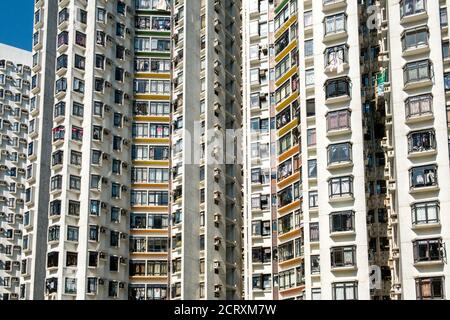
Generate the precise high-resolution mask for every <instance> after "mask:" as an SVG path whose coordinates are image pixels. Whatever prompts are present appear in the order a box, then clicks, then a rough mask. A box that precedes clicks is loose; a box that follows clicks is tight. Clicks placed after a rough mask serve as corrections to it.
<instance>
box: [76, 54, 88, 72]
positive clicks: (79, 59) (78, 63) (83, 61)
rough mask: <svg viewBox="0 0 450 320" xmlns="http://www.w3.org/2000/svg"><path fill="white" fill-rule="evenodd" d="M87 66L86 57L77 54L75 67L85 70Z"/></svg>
mask: <svg viewBox="0 0 450 320" xmlns="http://www.w3.org/2000/svg"><path fill="white" fill-rule="evenodd" d="M85 66H86V59H85V58H84V57H82V56H80V55H78V54H75V68H77V69H80V70H84V69H85Z"/></svg>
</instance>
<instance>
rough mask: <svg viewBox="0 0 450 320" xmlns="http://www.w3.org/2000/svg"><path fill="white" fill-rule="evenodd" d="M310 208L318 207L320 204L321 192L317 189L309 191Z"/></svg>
mask: <svg viewBox="0 0 450 320" xmlns="http://www.w3.org/2000/svg"><path fill="white" fill-rule="evenodd" d="M308 199H309V208H317V207H318V206H319V194H318V192H317V191H310V192H309V196H308Z"/></svg>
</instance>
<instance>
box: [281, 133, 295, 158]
mask: <svg viewBox="0 0 450 320" xmlns="http://www.w3.org/2000/svg"><path fill="white" fill-rule="evenodd" d="M291 147H292V143H291V133H290V132H289V133H288V134H286V135H284V136H283V137H281V138H280V139H279V140H278V155H280V154H282V153H283V152H285V151H287V150H289V149H290V148H291Z"/></svg>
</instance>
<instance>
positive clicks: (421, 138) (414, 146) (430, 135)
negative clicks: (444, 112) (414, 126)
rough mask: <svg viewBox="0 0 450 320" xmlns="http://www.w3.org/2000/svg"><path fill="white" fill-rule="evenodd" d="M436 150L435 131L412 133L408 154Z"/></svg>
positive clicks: (409, 136)
mask: <svg viewBox="0 0 450 320" xmlns="http://www.w3.org/2000/svg"><path fill="white" fill-rule="evenodd" d="M434 149H436V140H435V133H434V130H424V131H416V132H411V133H410V134H409V135H408V153H412V152H423V151H428V150H434Z"/></svg>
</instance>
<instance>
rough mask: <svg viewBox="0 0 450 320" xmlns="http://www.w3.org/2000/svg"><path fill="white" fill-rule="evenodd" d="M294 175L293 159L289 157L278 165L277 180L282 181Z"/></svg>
mask: <svg viewBox="0 0 450 320" xmlns="http://www.w3.org/2000/svg"><path fill="white" fill-rule="evenodd" d="M290 175H292V160H291V159H289V160H287V161H285V162H283V163H281V164H280V165H279V166H278V174H277V180H278V181H280V180H282V179H284V178H287V177H289V176H290Z"/></svg>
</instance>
